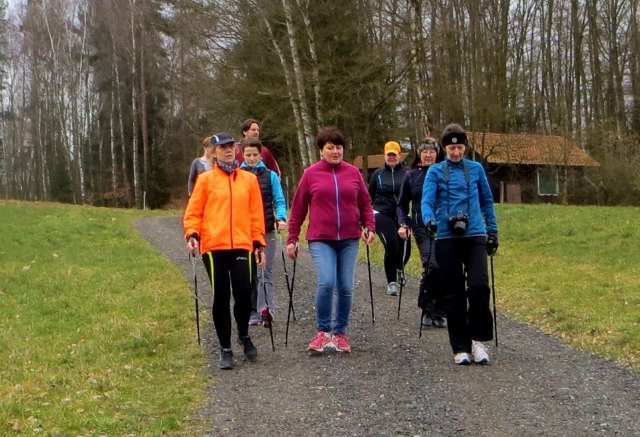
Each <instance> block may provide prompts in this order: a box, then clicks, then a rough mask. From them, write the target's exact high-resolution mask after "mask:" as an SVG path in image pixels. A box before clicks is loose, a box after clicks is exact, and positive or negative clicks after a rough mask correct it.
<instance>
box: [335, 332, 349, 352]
mask: <svg viewBox="0 0 640 437" xmlns="http://www.w3.org/2000/svg"><path fill="white" fill-rule="evenodd" d="M332 341H333V344H334V345H335V347H336V352H351V345H350V344H349V341H348V340H347V336H346V335H344V334H336V335H334V336H333V339H332Z"/></svg>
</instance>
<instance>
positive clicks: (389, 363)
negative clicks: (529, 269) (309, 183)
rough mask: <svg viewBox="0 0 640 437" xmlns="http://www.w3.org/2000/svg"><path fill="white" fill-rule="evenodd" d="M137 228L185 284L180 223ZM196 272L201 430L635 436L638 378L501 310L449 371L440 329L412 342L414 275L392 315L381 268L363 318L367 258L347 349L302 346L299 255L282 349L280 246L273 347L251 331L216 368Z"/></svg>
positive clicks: (303, 293)
mask: <svg viewBox="0 0 640 437" xmlns="http://www.w3.org/2000/svg"><path fill="white" fill-rule="evenodd" d="M138 229H139V231H140V232H141V234H142V235H143V236H144V237H145V238H146V239H148V240H149V241H150V242H151V244H152V245H154V246H155V247H156V248H157V249H158V250H159V251H160V252H162V253H164V254H165V255H166V256H167V257H168V258H169V259H170V260H171V261H172V262H175V263H176V264H179V265H180V266H181V267H182V268H183V270H184V273H185V276H186V278H187V284H189V285H188V287H192V286H193V285H192V283H191V278H192V271H191V264H190V263H189V262H188V259H187V256H186V253H185V248H184V240H183V239H182V227H181V222H180V218H179V217H164V218H159V219H158V218H154V219H144V220H141V221H140V222H139V223H138ZM288 262H290V260H288ZM291 267H292V266H291V264H288V268H289V274H290V275H291V273H292V272H291ZM198 270H199V271H198V281H199V284H202V285H201V286H200V295H201V296H202V295H206V304H201V306H200V309H201V315H200V319H201V323H202V322H203V321H204V322H205V323H203V326H202V327H201V330H202V333H203V337H204V340H203V343H204V352H205V353H206V354H207V355H208V356H209V358H210V360H209V362H210V366H209V371H210V372H211V374H212V375H214V377H215V378H216V382H215V384H214V386H213V387H211V389H210V390H211V400H210V403H209V404H208V405H207V406H206V408H204V409H203V410H202V411H200V412H199V413H198V414H200V415H201V417H203V418H205V420H207V421H209V422H210V423H211V426H210V432H209V433H208V434H206V435H207V436H223V435H224V436H227V435H228V436H253V435H262V436H267V435H268V436H312V435H313V436H378V435H403V436H466V435H474V436H640V427H639V426H638V417H639V415H640V375H639V374H638V373H636V372H633V371H631V370H629V369H627V368H624V367H622V366H619V365H617V364H616V363H613V362H610V361H606V360H603V359H600V358H597V357H594V356H592V355H589V354H586V353H583V352H580V351H577V350H574V349H571V348H569V347H567V346H565V345H563V344H561V343H560V342H559V341H558V340H556V339H555V338H552V337H549V336H547V335H545V334H543V333H542V332H540V331H539V330H537V329H534V328H532V327H529V326H526V325H523V324H521V323H518V322H516V321H513V320H511V319H509V318H507V317H505V316H503V315H501V314H499V315H498V335H499V340H500V346H499V347H498V348H496V347H494V346H493V344H492V345H491V347H490V348H489V352H490V354H491V359H492V362H491V364H490V365H488V366H476V365H471V366H456V365H454V364H453V357H452V353H451V349H450V347H449V343H448V338H447V334H446V330H443V329H435V328H429V329H425V330H423V333H422V338H418V329H419V309H418V308H417V306H416V295H417V284H418V279H417V278H413V277H410V278H409V284H408V286H407V288H405V291H406V294H405V295H404V296H403V301H402V311H401V319H400V321H398V320H397V316H396V313H397V305H398V298H397V297H387V296H386V295H385V293H384V290H385V287H384V284H385V281H384V273H383V271H382V269H381V268H374V269H372V277H373V284H374V286H373V287H374V289H373V291H374V303H375V312H376V313H375V314H376V323H375V324H372V323H371V306H370V300H369V283H368V276H367V266H366V264H360V265H358V269H357V273H356V282H357V283H356V292H355V299H354V308H353V312H352V321H351V325H350V330H349V332H348V334H349V337H350V339H351V343H352V346H353V352H352V353H351V354H335V353H334V354H328V355H324V356H310V355H309V354H308V353H307V352H306V351H305V347H306V344H307V342H308V341H309V340H310V339H311V338H312V337H313V335H314V334H315V329H314V320H315V311H314V309H313V295H314V290H315V276H314V271H313V267H312V263H311V258H310V256H309V253H308V252H307V251H302V253H301V255H300V257H299V260H298V264H297V272H296V279H295V290H294V306H295V311H296V316H297V320H296V321H292V323H291V324H290V328H289V344H288V346H287V347H285V345H284V340H285V320H286V312H285V311H283V310H282V309H283V308H284V309H286V305H287V292H286V285H285V280H284V275H283V273H282V260H281V258H280V251H278V253H277V258H276V275H275V276H276V288H277V290H278V305H279V309H278V311H277V314H276V323H275V324H274V338H275V342H276V351H275V352H272V351H271V344H270V340H269V331H268V329H265V328H262V327H255V328H251V331H250V333H251V335H252V337H253V339H254V343H256V345H257V346H258V349H259V357H258V361H257V362H255V363H249V362H245V361H243V359H242V358H241V356H242V353H241V350H240V347H239V346H237V347H235V353H236V362H237V366H236V368H235V369H234V370H232V371H221V370H218V368H217V364H218V352H217V345H216V342H217V340H216V339H215V338H216V337H215V335H214V332H213V327H212V324H211V320H210V319H211V310H210V288H209V287H208V284H209V282H208V279H207V277H206V273H205V271H204V268H203V267H202V265H201V264H200V263H198ZM185 287H187V286H185ZM498 292H499V290H498Z"/></svg>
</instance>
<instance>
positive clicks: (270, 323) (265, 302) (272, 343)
mask: <svg viewBox="0 0 640 437" xmlns="http://www.w3.org/2000/svg"><path fill="white" fill-rule="evenodd" d="M261 272H262V291H263V292H264V304H265V306H266V307H267V317H269V319H268V320H267V323H269V336H270V337H271V350H272V351H273V352H275V351H276V345H275V343H274V342H273V317H271V308H269V302H268V301H267V282H266V281H265V280H264V267H263V268H262V269H261Z"/></svg>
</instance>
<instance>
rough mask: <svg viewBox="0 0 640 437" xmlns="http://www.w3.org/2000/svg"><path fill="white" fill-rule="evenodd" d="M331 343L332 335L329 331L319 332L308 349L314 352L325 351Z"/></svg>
mask: <svg viewBox="0 0 640 437" xmlns="http://www.w3.org/2000/svg"><path fill="white" fill-rule="evenodd" d="M330 345H331V335H329V333H328V332H322V331H320V332H318V333H317V334H316V336H315V337H313V340H311V342H310V343H309V346H307V350H310V351H314V352H324V351H325V348H326V347H327V346H330Z"/></svg>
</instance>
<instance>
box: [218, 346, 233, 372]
mask: <svg viewBox="0 0 640 437" xmlns="http://www.w3.org/2000/svg"><path fill="white" fill-rule="evenodd" d="M219 367H220V368H221V369H224V370H229V369H233V351H232V350H231V349H220V365H219Z"/></svg>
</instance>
